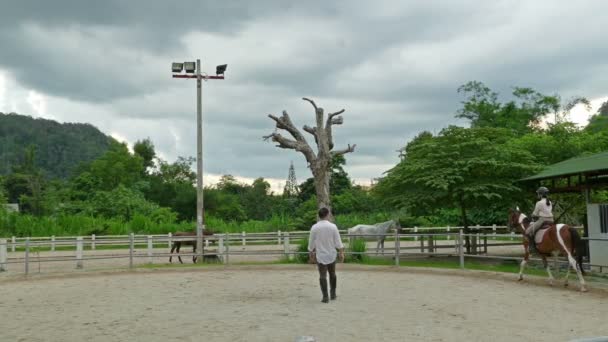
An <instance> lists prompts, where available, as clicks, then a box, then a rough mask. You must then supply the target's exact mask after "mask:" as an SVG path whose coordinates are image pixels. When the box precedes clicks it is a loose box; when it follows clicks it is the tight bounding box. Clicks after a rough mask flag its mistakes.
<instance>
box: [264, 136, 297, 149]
mask: <svg viewBox="0 0 608 342" xmlns="http://www.w3.org/2000/svg"><path fill="white" fill-rule="evenodd" d="M263 138H264V140H268V139H269V138H272V141H274V142H276V143H279V144H278V145H276V146H277V147H280V148H289V149H292V150H297V147H298V142H297V141H295V140H291V139H287V138H285V137H284V136H282V135H280V134H279V133H272V134H269V135H265V136H264V137H263Z"/></svg>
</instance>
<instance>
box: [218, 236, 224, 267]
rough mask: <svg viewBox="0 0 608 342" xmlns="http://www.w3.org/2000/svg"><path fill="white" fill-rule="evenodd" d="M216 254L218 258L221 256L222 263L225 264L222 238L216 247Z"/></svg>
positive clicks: (221, 237)
mask: <svg viewBox="0 0 608 342" xmlns="http://www.w3.org/2000/svg"><path fill="white" fill-rule="evenodd" d="M217 254H218V256H220V255H221V256H222V260H223V262H224V263H226V257H225V255H224V237H223V236H220V242H219V244H218V246H217Z"/></svg>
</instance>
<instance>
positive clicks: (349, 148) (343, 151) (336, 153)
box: [331, 144, 357, 157]
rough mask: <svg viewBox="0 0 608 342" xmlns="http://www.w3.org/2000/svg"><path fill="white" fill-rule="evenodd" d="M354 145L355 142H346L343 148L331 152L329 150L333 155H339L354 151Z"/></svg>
mask: <svg viewBox="0 0 608 342" xmlns="http://www.w3.org/2000/svg"><path fill="white" fill-rule="evenodd" d="M356 146H357V144H354V145H352V146H351V145H350V144H348V147H347V148H345V149H343V150H338V151H333V152H331V155H332V157H333V156H339V155H342V154H346V153H351V152H355V147H356Z"/></svg>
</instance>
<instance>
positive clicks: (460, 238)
mask: <svg viewBox="0 0 608 342" xmlns="http://www.w3.org/2000/svg"><path fill="white" fill-rule="evenodd" d="M458 246H459V247H458V254H459V256H460V268H462V269H464V239H463V236H462V229H460V231H459V232H458Z"/></svg>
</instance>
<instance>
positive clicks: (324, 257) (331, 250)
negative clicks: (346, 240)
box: [308, 220, 344, 265]
mask: <svg viewBox="0 0 608 342" xmlns="http://www.w3.org/2000/svg"><path fill="white" fill-rule="evenodd" d="M336 248H338V249H341V248H344V245H343V244H342V239H340V232H338V227H336V225H335V224H333V223H331V222H329V221H327V220H321V221H319V222H317V223H316V224H315V225H313V226H312V228H310V237H309V238H308V251H309V252H312V251H313V250H314V251H315V252H316V257H317V262H318V263H321V264H324V265H329V264H331V263H333V262H335V261H336V255H337V253H336Z"/></svg>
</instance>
